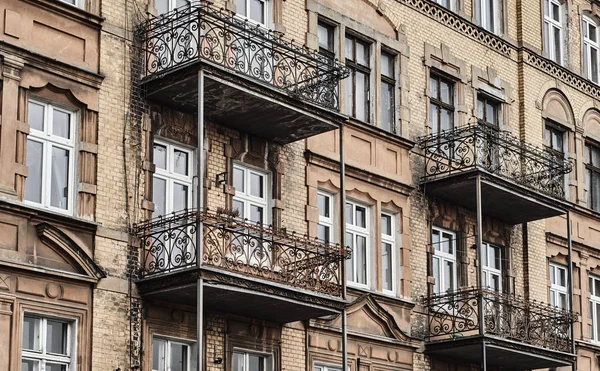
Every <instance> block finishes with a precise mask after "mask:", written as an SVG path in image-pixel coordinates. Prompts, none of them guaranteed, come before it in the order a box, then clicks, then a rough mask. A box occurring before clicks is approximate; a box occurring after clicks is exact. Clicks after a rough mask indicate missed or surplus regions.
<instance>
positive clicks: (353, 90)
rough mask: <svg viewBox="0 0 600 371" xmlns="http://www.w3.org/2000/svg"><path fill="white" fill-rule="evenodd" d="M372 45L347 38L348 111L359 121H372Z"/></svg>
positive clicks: (350, 37) (354, 38)
mask: <svg viewBox="0 0 600 371" xmlns="http://www.w3.org/2000/svg"><path fill="white" fill-rule="evenodd" d="M370 49H371V45H370V44H368V43H367V42H365V41H362V40H360V39H357V38H356V37H354V36H351V35H347V36H346V66H347V67H348V68H349V69H350V78H348V79H347V80H346V99H347V100H346V109H347V111H348V112H347V113H348V115H350V116H352V117H354V118H356V119H357V120H360V121H364V122H369V121H370V117H371V116H370V109H369V105H370V96H369V95H370V76H371V55H370V54H371V53H370Z"/></svg>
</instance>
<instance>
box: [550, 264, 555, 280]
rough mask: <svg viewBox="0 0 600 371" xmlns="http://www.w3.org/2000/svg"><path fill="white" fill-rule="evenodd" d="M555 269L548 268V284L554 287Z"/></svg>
mask: <svg viewBox="0 0 600 371" xmlns="http://www.w3.org/2000/svg"><path fill="white" fill-rule="evenodd" d="M555 272H556V268H554V267H553V266H550V284H551V285H554V284H556V274H555Z"/></svg>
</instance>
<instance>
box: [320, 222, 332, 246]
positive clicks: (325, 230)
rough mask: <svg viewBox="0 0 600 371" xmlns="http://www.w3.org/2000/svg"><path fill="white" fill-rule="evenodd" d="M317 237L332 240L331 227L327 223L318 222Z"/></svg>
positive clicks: (322, 239) (326, 240)
mask: <svg viewBox="0 0 600 371" xmlns="http://www.w3.org/2000/svg"><path fill="white" fill-rule="evenodd" d="M317 238H318V239H319V240H321V241H324V242H327V243H328V242H331V241H330V228H329V227H328V226H326V225H322V224H317Z"/></svg>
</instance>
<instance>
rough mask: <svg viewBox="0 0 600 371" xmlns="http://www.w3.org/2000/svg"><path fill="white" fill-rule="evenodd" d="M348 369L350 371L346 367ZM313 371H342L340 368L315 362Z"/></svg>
mask: <svg viewBox="0 0 600 371" xmlns="http://www.w3.org/2000/svg"><path fill="white" fill-rule="evenodd" d="M348 369H350V367H348ZM313 371H342V366H341V365H334V364H328V363H323V362H315V363H314V364H313Z"/></svg>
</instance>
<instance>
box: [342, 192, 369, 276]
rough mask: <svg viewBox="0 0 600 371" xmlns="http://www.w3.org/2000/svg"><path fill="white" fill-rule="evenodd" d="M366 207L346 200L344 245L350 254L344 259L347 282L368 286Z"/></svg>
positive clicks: (367, 225)
mask: <svg viewBox="0 0 600 371" xmlns="http://www.w3.org/2000/svg"><path fill="white" fill-rule="evenodd" d="M368 210H369V209H368V208H367V207H366V206H362V205H359V204H356V203H354V202H346V245H347V246H349V247H350V250H351V251H352V254H351V255H350V259H348V260H346V274H347V278H348V282H351V283H353V284H355V285H357V286H364V287H368V284H369V283H368V277H369V261H368V260H369V256H370V253H369V251H370V250H369V240H370V236H369V215H368Z"/></svg>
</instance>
